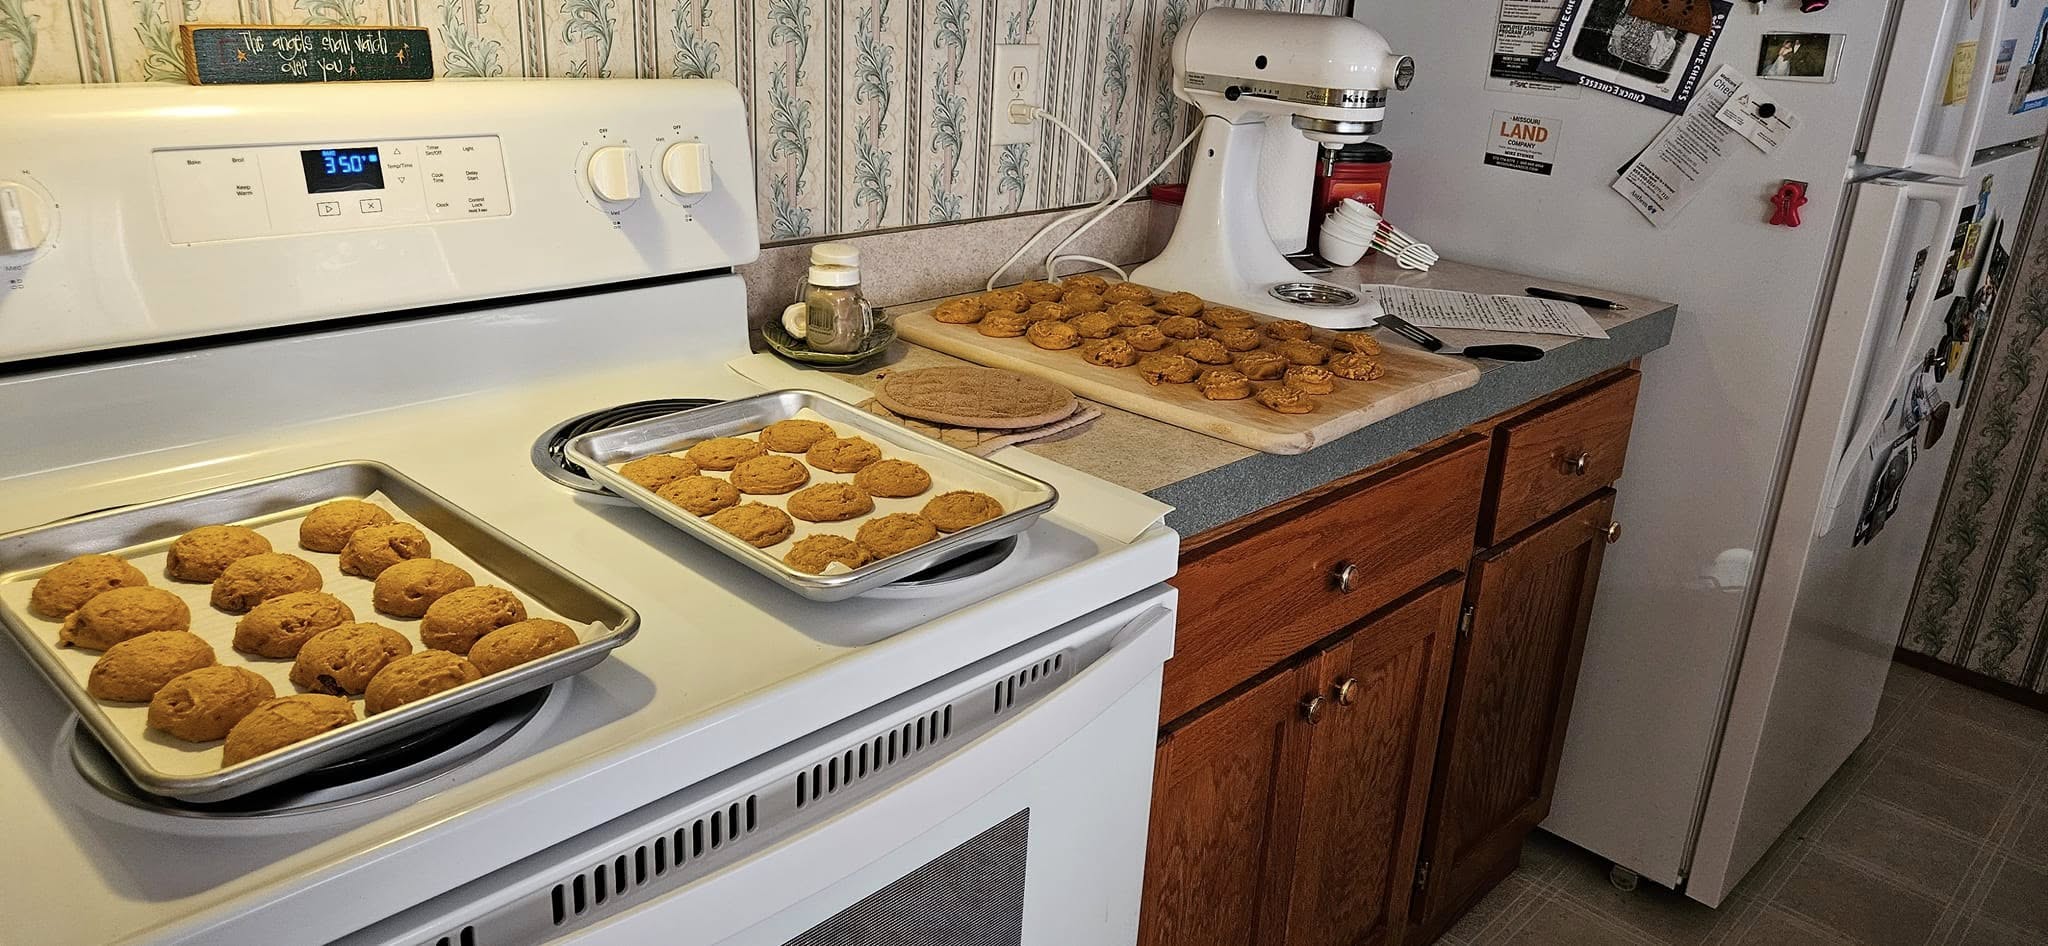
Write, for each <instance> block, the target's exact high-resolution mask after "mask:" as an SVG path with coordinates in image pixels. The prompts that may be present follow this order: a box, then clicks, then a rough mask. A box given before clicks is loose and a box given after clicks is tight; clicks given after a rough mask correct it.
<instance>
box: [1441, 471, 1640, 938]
mask: <svg viewBox="0 0 2048 946" xmlns="http://www.w3.org/2000/svg"><path fill="white" fill-rule="evenodd" d="M1613 514H1614V491H1613V490H1611V489H1609V490H1601V491H1600V492H1598V493H1596V494H1594V495H1593V496H1591V497H1588V498H1587V499H1585V500H1584V501H1582V502H1581V503H1579V504H1578V505H1576V506H1574V507H1572V508H1571V509H1569V510H1567V511H1565V512H1564V513H1562V514H1560V515H1558V516H1556V517H1554V518H1552V519H1551V520H1549V521H1547V522H1545V523H1544V524H1542V525H1540V526H1538V527H1537V528H1535V529H1534V530H1532V531H1530V532H1528V533H1526V534H1524V535H1522V536H1520V537H1517V538H1516V539H1514V540H1512V541H1510V542H1508V543H1507V544H1505V545H1502V546H1500V547H1498V548H1495V549H1492V550H1489V551H1487V552H1484V553H1482V554H1480V555H1479V556H1478V557H1477V558H1475V559H1474V560H1473V564H1472V573H1471V578H1470V579H1469V581H1468V582H1467V590H1466V601H1467V607H1468V608H1470V616H1469V617H1468V618H1467V620H1466V624H1465V627H1466V630H1465V632H1464V633H1463V634H1461V635H1460V637H1459V640H1458V648H1457V656H1456V659H1455V661H1454V667H1455V669H1454V670H1453V671H1452V681H1451V692H1450V697H1449V700H1448V702H1447V705H1446V709H1445V713H1444V723H1443V733H1442V737H1441V741H1440V749H1439V751H1438V754H1437V758H1436V775H1435V778H1434V780H1433V782H1434V787H1433V789H1432V790H1431V798H1430V806H1429V817H1428V831H1429V837H1428V838H1427V839H1426V840H1425V842H1424V843H1425V854H1424V859H1423V862H1422V864H1421V865H1420V869H1419V871H1418V873H1417V880H1416V901H1417V907H1418V909H1417V911H1416V915H1417V926H1418V928H1419V929H1420V931H1421V934H1420V935H1419V936H1417V937H1416V938H1415V940H1414V941H1415V942H1427V941H1429V940H1430V939H1433V938H1434V937H1435V935H1436V934H1438V933H1441V932H1442V930H1443V929H1444V927H1446V926H1448V925H1449V921H1450V920H1452V919H1455V918H1456V916H1457V914H1458V913H1461V912H1463V911H1464V910H1465V909H1466V908H1467V907H1469V906H1470V905H1471V904H1472V902H1473V901H1475V900H1476V899H1478V897H1479V895H1480V894H1482V893H1484V892H1485V891H1486V890H1487V889H1488V888H1490V887H1492V886H1493V884H1495V883H1497V882H1499V880H1500V879H1501V878H1502V877H1504V876H1506V875H1507V873H1508V872H1510V871H1512V870H1513V869H1514V867H1515V865H1516V864H1517V863H1519V860H1520V851H1521V846H1522V839H1523V838H1524V837H1525V836H1526V835H1527V834H1528V833H1529V832H1530V831H1531V830H1533V829H1534V828H1535V827H1536V825H1537V824H1538V823H1540V822H1541V821H1542V820H1543V819H1544V817H1545V816H1547V815H1549V813H1550V801H1551V796H1552V792H1553V789H1554V788H1555V786H1556V784H1557V763H1558V758H1559V756H1560V755H1561V754H1562V753H1563V751H1564V734H1565V723H1566V720H1567V719H1568V718H1569V717H1570V714H1571V704H1572V690H1573V687H1574V685H1575V684H1576V683H1577V681H1578V672H1579V657H1580V655H1581V652H1582V651H1583V649H1584V647H1585V641H1586V624H1587V622H1588V620H1590V618H1591V615H1592V608H1593V593H1594V590H1595V588H1596V586H1597V585H1598V583H1599V580H1600V561H1601V556H1602V553H1603V551H1604V550H1605V549H1606V548H1607V544H1608V540H1609V538H1610V537H1618V535H1619V533H1618V532H1611V531H1610V529H1612V528H1614V527H1613V526H1612V525H1611V523H1612V520H1613Z"/></svg>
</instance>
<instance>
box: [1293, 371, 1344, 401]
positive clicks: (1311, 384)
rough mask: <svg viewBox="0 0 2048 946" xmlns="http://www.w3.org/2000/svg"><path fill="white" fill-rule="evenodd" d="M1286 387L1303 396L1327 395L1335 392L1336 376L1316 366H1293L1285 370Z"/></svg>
mask: <svg viewBox="0 0 2048 946" xmlns="http://www.w3.org/2000/svg"><path fill="white" fill-rule="evenodd" d="M1286 377H1287V386H1288V387H1290V388H1293V389H1295V390H1296V391H1300V392H1301V393H1303V394H1328V393H1330V392H1331V391H1335V390H1337V376H1336V375H1334V374H1331V373H1330V369H1328V368H1323V367H1319V366H1316V365H1295V366H1294V367H1292V368H1289V369H1287V375H1286Z"/></svg>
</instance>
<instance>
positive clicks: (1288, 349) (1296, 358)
mask: <svg viewBox="0 0 2048 946" xmlns="http://www.w3.org/2000/svg"><path fill="white" fill-rule="evenodd" d="M1274 350H1275V351H1277V352H1279V353H1280V357H1282V358H1285V359H1287V361H1288V363H1289V364H1296V365H1320V364H1322V363H1323V362H1325V361H1329V360H1330V350H1329V349H1327V348H1324V347H1323V346H1321V345H1318V344H1316V343H1314V342H1301V341H1294V342H1281V343H1280V344H1279V346H1278V347H1276V348H1275V349H1274Z"/></svg>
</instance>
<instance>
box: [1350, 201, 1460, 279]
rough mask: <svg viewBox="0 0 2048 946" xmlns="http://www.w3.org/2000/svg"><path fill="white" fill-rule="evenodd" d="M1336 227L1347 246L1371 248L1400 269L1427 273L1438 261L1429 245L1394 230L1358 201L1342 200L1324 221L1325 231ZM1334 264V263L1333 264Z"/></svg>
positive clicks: (1383, 219)
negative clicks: (1385, 256)
mask: <svg viewBox="0 0 2048 946" xmlns="http://www.w3.org/2000/svg"><path fill="white" fill-rule="evenodd" d="M1333 226H1334V227H1335V228H1336V229H1337V232H1338V233H1339V234H1340V235H1341V236H1343V237H1344V238H1345V239H1346V240H1347V242H1350V243H1353V244H1364V245H1367V246H1370V247H1372V248H1373V249H1376V250H1378V251H1380V252H1382V253H1385V254H1386V255H1387V257H1388V258H1390V259H1392V260H1393V261H1394V262H1395V263H1396V264H1398V265H1399V266H1400V267H1401V268H1402V269H1413V270H1420V271H1426V270H1428V269H1429V268H1430V267H1431V266H1435V265H1436V264H1437V260H1439V259H1440V258H1441V257H1439V256H1438V255H1437V252H1436V250H1435V249H1434V248H1432V247H1431V246H1430V245H1429V244H1427V243H1424V242H1422V241H1421V240H1417V239H1415V238H1414V237H1413V236H1410V235H1409V234H1408V232H1407V231H1405V230H1402V229H1401V228H1400V227H1397V226H1394V225H1393V224H1392V223H1390V222H1388V221H1387V219H1386V218H1385V217H1382V216H1380V212H1379V211H1377V210H1374V209H1372V206H1371V205H1369V204H1366V203H1363V202H1361V201H1357V200H1349V199H1347V200H1341V201H1338V202H1337V207H1336V209H1335V210H1332V211H1330V216H1329V217H1328V218H1326V219H1325V220H1324V221H1323V228H1324V229H1325V230H1328V229H1330V228H1331V227H1333ZM1333 262H1334V261H1333Z"/></svg>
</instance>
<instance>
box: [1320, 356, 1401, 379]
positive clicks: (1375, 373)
mask: <svg viewBox="0 0 2048 946" xmlns="http://www.w3.org/2000/svg"><path fill="white" fill-rule="evenodd" d="M1329 369H1330V373H1331V374H1334V375H1336V376H1337V377H1340V378H1349V379H1350V380H1352V381H1371V380H1374V379H1376V378H1379V377H1381V376H1383V375H1385V374H1386V373H1387V368H1386V366H1385V365H1382V364H1380V360H1379V359H1377V358H1374V357H1373V356H1371V355H1365V354H1360V353H1358V352H1352V353H1351V354H1348V355H1338V356H1337V357H1335V358H1332V359H1330V364H1329Z"/></svg>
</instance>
